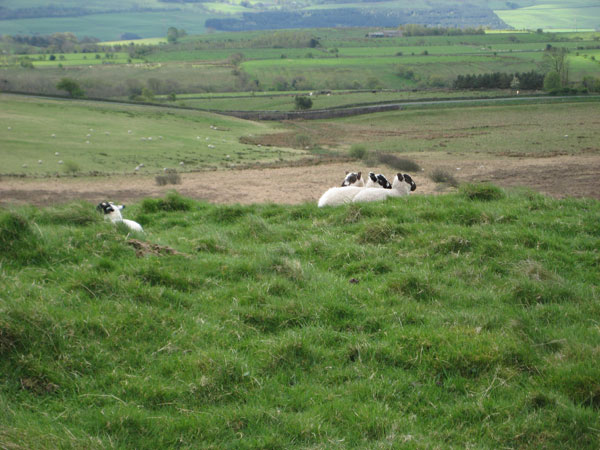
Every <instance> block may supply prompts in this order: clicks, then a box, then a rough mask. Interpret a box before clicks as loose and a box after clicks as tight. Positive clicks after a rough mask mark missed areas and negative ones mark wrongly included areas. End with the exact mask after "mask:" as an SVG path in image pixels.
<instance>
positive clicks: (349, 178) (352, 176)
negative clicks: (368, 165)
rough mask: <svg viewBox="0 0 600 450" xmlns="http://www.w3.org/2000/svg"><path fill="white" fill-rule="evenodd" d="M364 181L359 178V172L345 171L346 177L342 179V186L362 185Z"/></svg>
mask: <svg viewBox="0 0 600 450" xmlns="http://www.w3.org/2000/svg"><path fill="white" fill-rule="evenodd" d="M364 184H365V183H364V181H363V180H362V178H361V172H346V178H344V181H342V187H343V186H350V185H355V186H364Z"/></svg>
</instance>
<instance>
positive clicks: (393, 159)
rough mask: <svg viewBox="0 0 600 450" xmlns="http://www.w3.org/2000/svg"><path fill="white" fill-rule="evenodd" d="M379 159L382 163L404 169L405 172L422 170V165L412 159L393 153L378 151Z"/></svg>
mask: <svg viewBox="0 0 600 450" xmlns="http://www.w3.org/2000/svg"><path fill="white" fill-rule="evenodd" d="M377 160H378V161H379V162H380V163H382V164H385V165H386V166H390V167H391V168H393V169H396V170H402V171H405V172H419V171H420V170H421V166H419V165H418V164H417V163H416V162H414V161H413V160H412V159H408V158H400V157H398V156H396V155H393V154H391V153H378V154H377Z"/></svg>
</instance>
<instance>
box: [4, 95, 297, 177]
mask: <svg viewBox="0 0 600 450" xmlns="http://www.w3.org/2000/svg"><path fill="white" fill-rule="evenodd" d="M1 100H2V108H1V109H0V120H1V121H2V124H3V126H2V127H1V128H0V142H1V143H2V145H1V146H0V157H1V159H2V167H1V168H0V173H4V174H24V175H31V176H47V175H54V174H59V175H77V174H79V175H83V174H89V173H94V172H97V173H102V174H124V173H129V174H133V173H134V169H135V167H136V166H138V164H144V167H143V168H141V169H140V170H139V171H138V172H137V173H139V174H144V173H157V172H159V171H160V172H161V173H162V170H163V168H165V167H167V168H176V169H177V170H181V171H188V170H197V169H201V168H203V169H207V168H211V167H213V168H214V167H224V166H231V165H237V164H242V165H245V164H251V163H255V162H261V161H262V162H273V161H278V160H280V159H290V160H293V159H297V158H299V157H300V156H303V155H304V152H301V151H297V150H293V149H289V148H278V147H268V148H267V147H259V146H255V145H246V144H242V143H240V142H239V139H240V137H242V136H247V135H253V134H263V133H276V132H277V131H278V128H279V127H278V126H277V124H274V123H253V122H248V121H243V120H238V119H235V118H231V117H226V116H220V115H213V114H208V113H202V112H197V111H185V110H177V109H169V108H155V107H148V106H130V105H121V104H111V103H103V102H88V101H69V100H48V99H36V98H27V97H20V96H11V95H2V96H1ZM211 126H212V127H213V128H211ZM9 127H10V129H9ZM214 127H216V128H217V129H214ZM130 131H131V132H130ZM53 135H54V136H53ZM56 153H58V155H56ZM38 161H41V163H40V162H38ZM59 161H62V162H63V163H62V164H59ZM180 162H183V163H184V165H183V166H181V165H180Z"/></svg>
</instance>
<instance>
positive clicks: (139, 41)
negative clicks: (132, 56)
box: [100, 38, 167, 45]
mask: <svg viewBox="0 0 600 450" xmlns="http://www.w3.org/2000/svg"><path fill="white" fill-rule="evenodd" d="M166 43H167V39H166V38H145V39H134V40H128V41H127V40H125V41H105V42H100V44H101V45H130V44H134V45H159V44H166Z"/></svg>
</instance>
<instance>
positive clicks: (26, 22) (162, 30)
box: [2, 10, 209, 41]
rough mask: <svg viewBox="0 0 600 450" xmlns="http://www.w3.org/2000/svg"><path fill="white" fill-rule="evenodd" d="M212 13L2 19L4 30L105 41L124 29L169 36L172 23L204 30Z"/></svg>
mask: <svg viewBox="0 0 600 450" xmlns="http://www.w3.org/2000/svg"><path fill="white" fill-rule="evenodd" d="M208 17H209V16H208V15H206V14H205V13H203V12H202V11H200V10H198V11H193V12H189V11H164V12H145V13H134V12H124V13H112V14H92V15H88V16H81V17H53V18H45V19H41V20H40V19H14V20H3V21H2V34H9V35H17V34H52V33H55V32H58V31H69V32H72V33H75V34H76V35H77V36H81V37H83V36H93V37H96V38H98V39H100V40H103V41H111V40H118V39H119V38H120V36H121V35H122V34H123V33H127V32H133V33H136V34H138V35H140V36H141V37H145V38H151V37H157V36H166V34H167V30H168V28H169V27H170V26H177V28H183V29H185V30H186V31H187V32H188V33H204V32H205V31H206V30H205V28H204V21H205V20H206V18H208Z"/></svg>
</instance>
